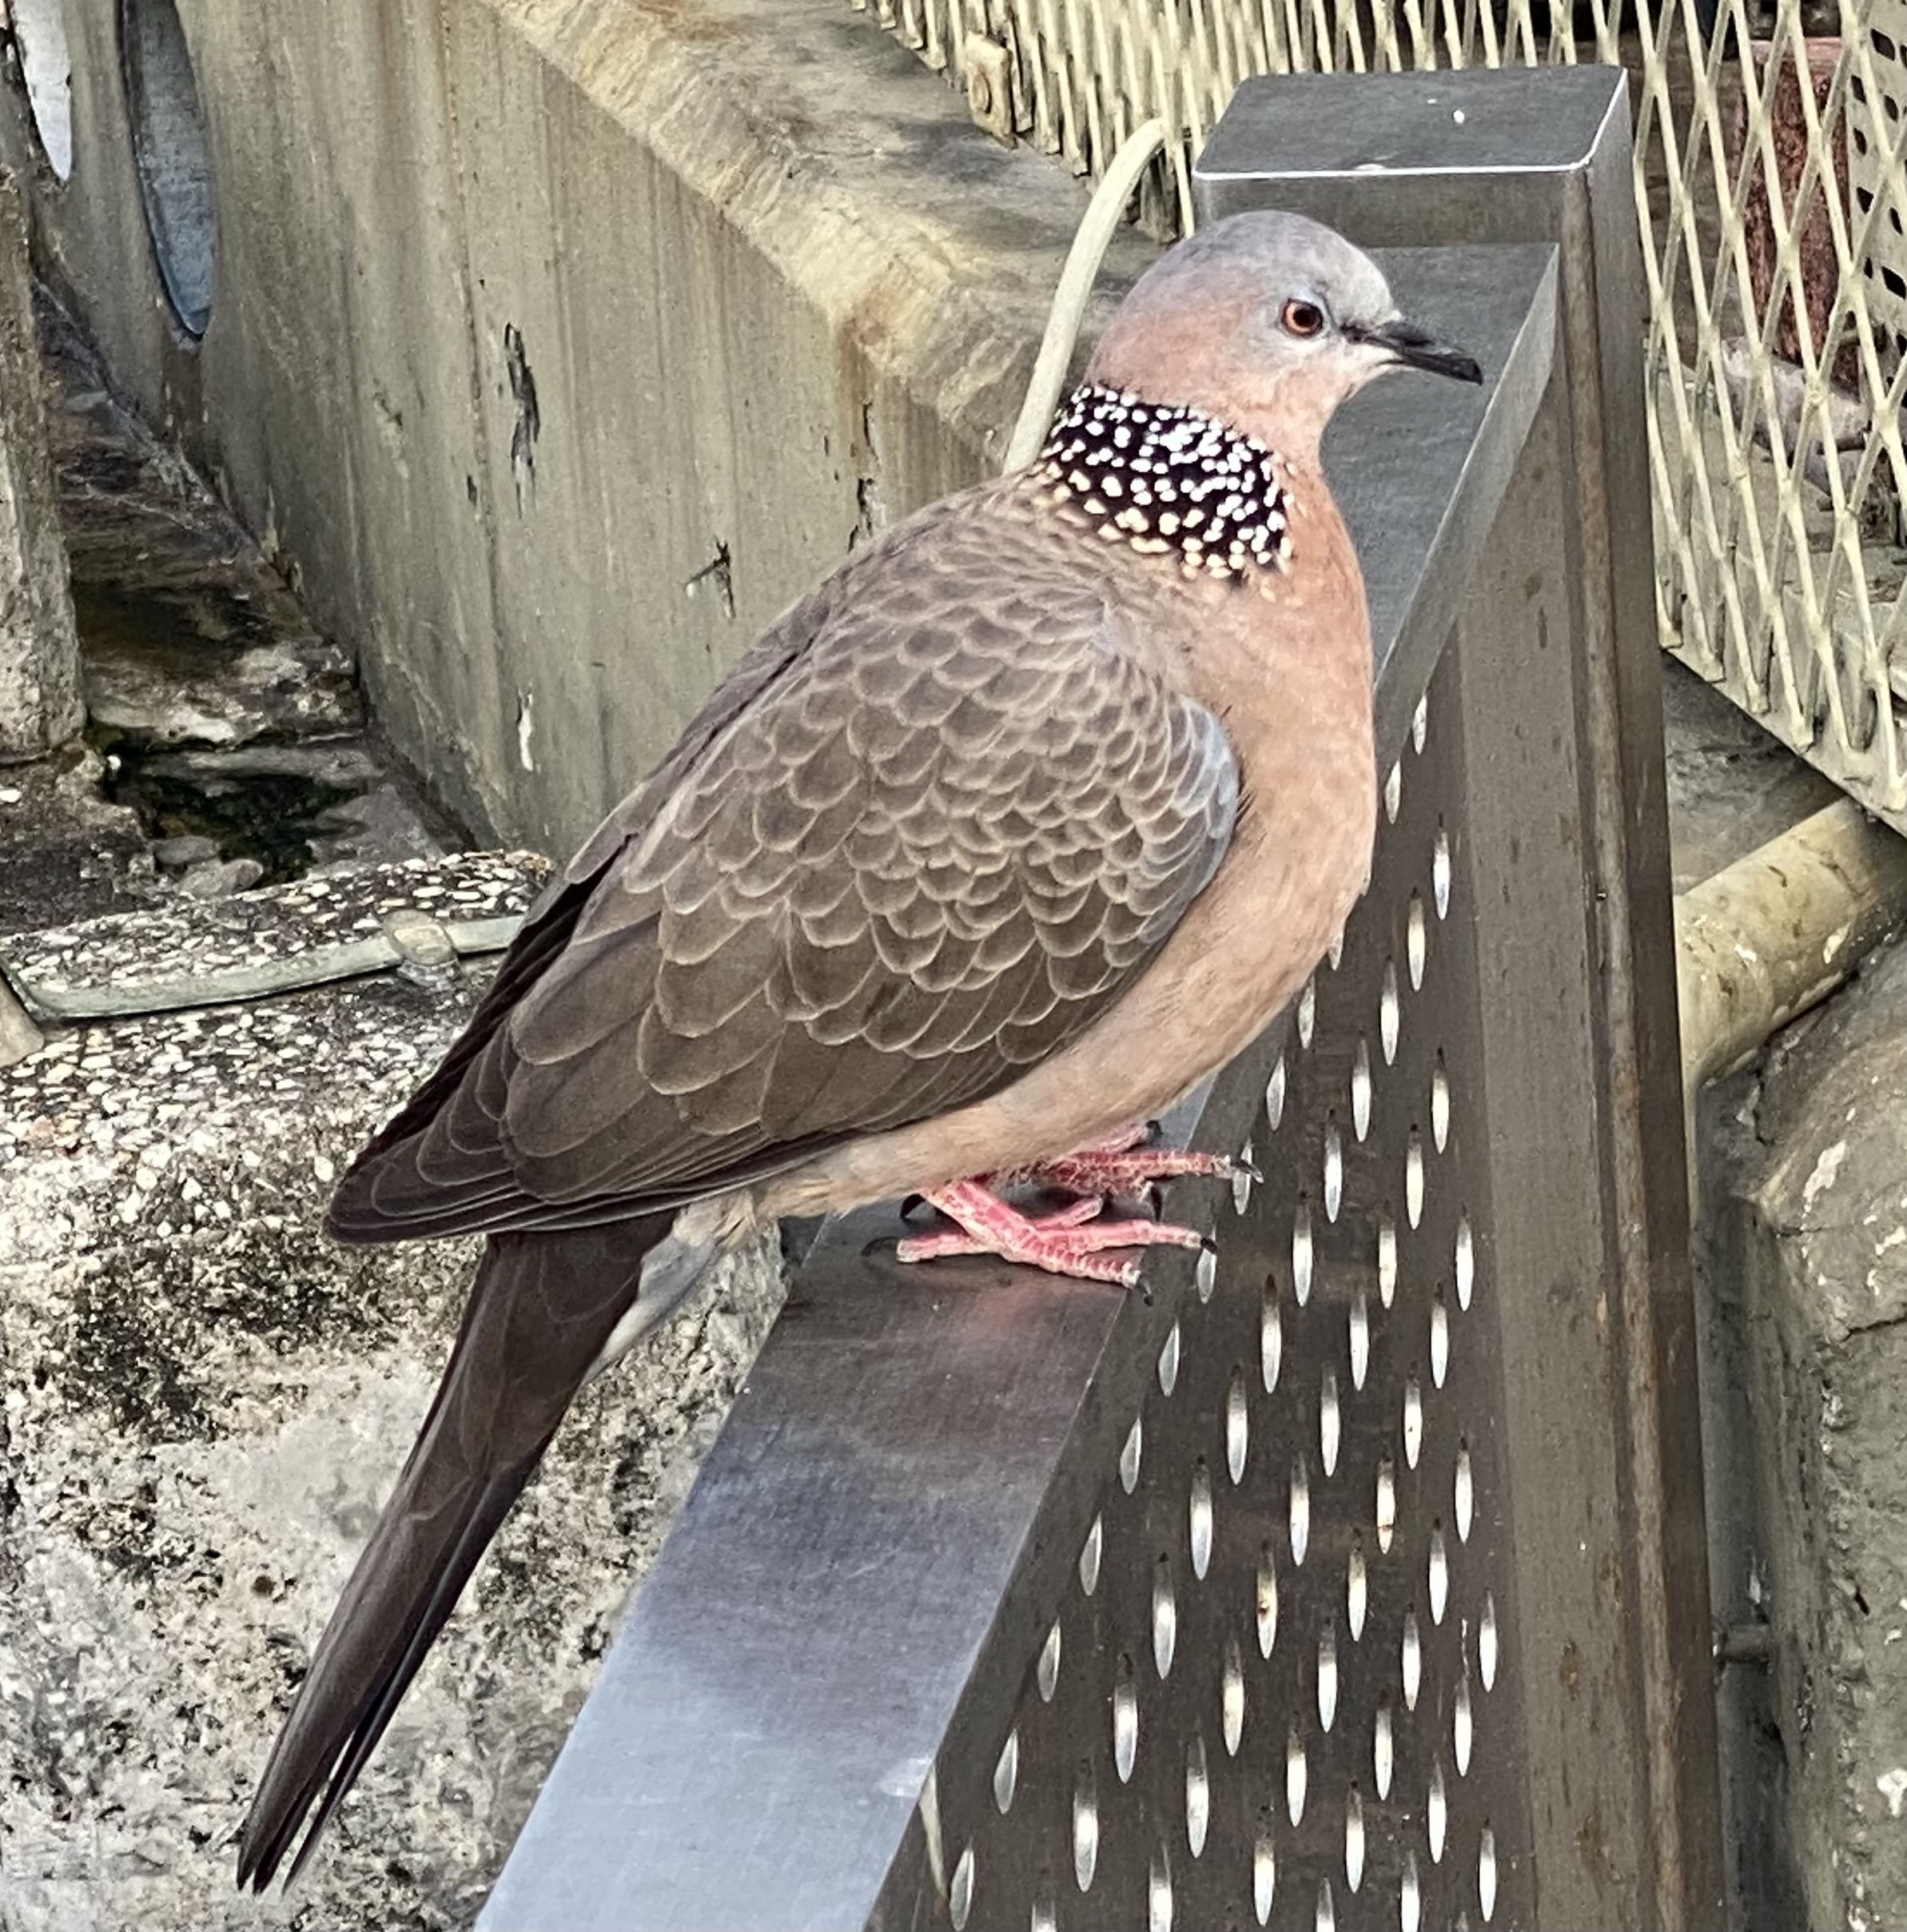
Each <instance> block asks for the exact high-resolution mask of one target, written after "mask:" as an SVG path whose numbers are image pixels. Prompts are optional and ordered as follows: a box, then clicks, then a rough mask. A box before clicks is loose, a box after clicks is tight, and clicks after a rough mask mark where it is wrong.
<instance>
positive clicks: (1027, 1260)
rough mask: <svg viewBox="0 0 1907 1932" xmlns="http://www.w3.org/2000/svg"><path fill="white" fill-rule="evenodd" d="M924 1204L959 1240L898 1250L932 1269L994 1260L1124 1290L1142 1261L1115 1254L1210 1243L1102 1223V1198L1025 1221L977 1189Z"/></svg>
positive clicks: (1182, 1231)
mask: <svg viewBox="0 0 1907 1932" xmlns="http://www.w3.org/2000/svg"><path fill="white" fill-rule="evenodd" d="M925 1199H926V1201H928V1202H929V1203H930V1204H931V1205H933V1206H934V1207H936V1208H938V1209H939V1210H940V1211H941V1213H943V1214H944V1215H946V1217H947V1218H948V1219H949V1220H950V1221H953V1222H954V1223H955V1224H956V1225H957V1226H958V1228H959V1229H960V1232H959V1233H957V1234H914V1235H909V1236H908V1237H906V1239H904V1240H903V1241H902V1242H901V1243H900V1244H899V1245H898V1248H897V1249H896V1251H895V1252H896V1254H897V1256H898V1258H899V1259H900V1260H902V1261H937V1260H938V1259H940V1258H941V1257H943V1256H947V1255H957V1254H993V1255H997V1256H999V1257H1000V1258H1001V1260H1002V1261H1015V1262H1017V1263H1019V1264H1020V1265H1022V1266H1024V1267H1029V1268H1043V1269H1045V1270H1046V1272H1047V1273H1049V1274H1056V1275H1073V1276H1075V1277H1078V1278H1079V1279H1081V1280H1083V1281H1110V1282H1113V1283H1115V1284H1117V1285H1118V1286H1120V1287H1121V1288H1137V1286H1138V1285H1139V1264H1138V1262H1137V1261H1114V1260H1113V1259H1112V1257H1110V1256H1109V1255H1108V1254H1106V1253H1105V1252H1104V1251H1105V1249H1111V1248H1149V1247H1157V1246H1161V1245H1163V1246H1166V1247H1172V1248H1202V1247H1203V1246H1204V1245H1205V1244H1204V1237H1203V1236H1202V1235H1200V1234H1199V1233H1197V1232H1196V1230H1195V1229H1191V1228H1175V1227H1173V1226H1172V1225H1170V1224H1169V1223H1168V1222H1165V1221H1101V1220H1100V1219H1099V1211H1100V1205H1101V1204H1100V1201H1098V1199H1097V1197H1095V1198H1093V1199H1091V1200H1088V1201H1074V1202H1073V1205H1071V1206H1070V1207H1067V1208H1061V1209H1060V1210H1059V1211H1058V1213H1053V1214H1042V1215H1041V1216H1039V1217H1037V1218H1036V1217H1031V1216H1028V1215H1025V1214H1022V1213H1020V1211H1019V1210H1018V1209H1017V1208H1013V1207H1010V1206H1009V1205H1008V1204H1007V1203H1006V1202H1005V1201H1002V1200H1001V1198H1000V1197H999V1196H998V1195H997V1194H995V1193H993V1192H992V1190H991V1189H989V1188H988V1187H986V1186H985V1185H982V1184H981V1182H979V1181H955V1182H953V1185H951V1186H950V1187H944V1188H937V1189H934V1192H933V1193H930V1194H928V1195H926V1197H925Z"/></svg>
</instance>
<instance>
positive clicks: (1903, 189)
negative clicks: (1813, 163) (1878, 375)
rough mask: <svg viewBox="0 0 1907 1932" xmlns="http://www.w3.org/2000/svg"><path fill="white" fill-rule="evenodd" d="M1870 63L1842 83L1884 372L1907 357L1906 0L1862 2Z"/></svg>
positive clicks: (1867, 286) (1866, 278)
mask: <svg viewBox="0 0 1907 1932" xmlns="http://www.w3.org/2000/svg"><path fill="white" fill-rule="evenodd" d="M1849 27H1850V29H1853V30H1857V31H1858V32H1859V33H1860V34H1861V36H1862V38H1865V41H1866V43H1867V48H1866V51H1867V54H1868V57H1869V63H1870V64H1869V65H1868V66H1866V67H1865V68H1864V69H1859V70H1857V71H1855V72H1854V73H1853V74H1851V75H1850V76H1849V82H1848V109H1847V140H1848V150H1849V151H1848V157H1847V167H1848V185H1849V189H1851V190H1852V192H1853V210H1852V213H1853V219H1854V221H1856V222H1857V224H1858V229H1857V232H1858V233H1860V235H1861V257H1860V262H1861V287H1862V289H1863V290H1864V292H1865V296H1866V300H1867V310H1868V313H1869V315H1870V316H1872V317H1873V322H1874V328H1875V333H1876V335H1877V338H1878V341H1879V347H1880V351H1881V366H1882V368H1884V369H1885V370H1886V371H1887V372H1889V373H1892V372H1893V371H1895V370H1897V369H1898V368H1899V367H1900V366H1901V361H1902V358H1903V356H1907V180H1904V179H1903V178H1902V169H1901V161H1900V158H1899V149H1900V144H1901V118H1902V117H1903V115H1907V0H1865V4H1864V5H1863V6H1861V7H1860V8H1858V9H1857V10H1856V18H1855V19H1854V20H1853V21H1851V22H1849Z"/></svg>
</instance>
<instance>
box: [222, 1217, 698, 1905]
mask: <svg viewBox="0 0 1907 1932" xmlns="http://www.w3.org/2000/svg"><path fill="white" fill-rule="evenodd" d="M669 1219H670V1217H667V1216H650V1217H644V1218H643V1219H641V1220H637V1221H623V1222H619V1223H616V1224H614V1225H610V1226H607V1227H603V1228H590V1229H576V1230H574V1231H569V1232H564V1233H548V1234H500V1235H496V1236H493V1237H492V1239H491V1241H490V1243H489V1245H488V1248H487V1249H486V1250H485V1252H484V1258H483V1261H481V1263H480V1265H479V1266H478V1269H477V1273H476V1281H475V1282H474V1283H473V1285H472V1289H471V1294H470V1301H469V1305H468V1307H467V1308H466V1309H464V1322H463V1326H462V1328H461V1329H460V1331H459V1332H458V1336H457V1340H456V1348H454V1349H453V1350H452V1353H451V1358H450V1366H449V1367H448V1368H447V1369H446V1370H445V1371H444V1380H443V1382H442V1384H440V1386H439V1388H438V1390H437V1394H436V1400H434V1401H433V1402H432V1404H431V1409H430V1413H429V1414H428V1416H426V1417H425V1418H424V1427H423V1428H422V1429H421V1430H420V1431H419V1432H418V1436H417V1440H416V1444H414V1445H413V1446H412V1450H411V1453H410V1456H409V1459H408V1460H407V1461H406V1462H405V1464H404V1472H403V1473H402V1474H401V1475H400V1476H399V1477H398V1479H397V1487H396V1490H395V1492H393V1493H392V1497H391V1500H390V1501H389V1503H388V1504H386V1505H385V1508H384V1516H383V1517H382V1518H381V1519H380V1521H379V1523H378V1525H377V1528H376V1531H375V1532H373V1533H372V1538H371V1541H370V1543H369V1544H368V1546H367V1547H366V1548H365V1550H364V1555H363V1556H360V1558H359V1559H358V1564H357V1568H356V1569H355V1570H354V1571H352V1575H351V1580H350V1582H349V1583H347V1584H346V1585H345V1587H344V1595H343V1597H342V1598H341V1599H340V1601H339V1603H338V1607H337V1608H336V1611H333V1612H332V1618H331V1622H330V1623H329V1624H328V1626H327V1627H326V1629H325V1631H324V1637H323V1638H322V1639H321V1640H320V1643H319V1644H318V1648H317V1655H315V1656H314V1657H313V1659H312V1663H311V1669H310V1671H309V1673H308V1674H307V1675H306V1676H305V1682H304V1683H303V1684H302V1685H301V1687H300V1688H299V1691H298V1696H297V1702H296V1703H294V1704H293V1707H292V1712H291V1715H290V1716H289V1718H288V1719H286V1720H285V1728H284V1729H283V1730H282V1731H281V1732H280V1733H279V1734H278V1742H277V1745H276V1746H275V1747H273V1751H272V1758H271V1762H270V1763H269V1764H268V1765H267V1766H266V1767H265V1776H264V1778H263V1779H262V1780H261V1783H260V1784H259V1787H258V1795H257V1797H256V1798H255V1799H253V1802H252V1809H251V1811H250V1813H249V1815H248V1816H247V1818H246V1819H245V1828H244V1830H243V1831H242V1832H241V1834H240V1837H239V1850H238V1882H239V1884H240V1885H241V1886H245V1885H249V1886H252V1887H253V1889H254V1890H260V1891H262V1890H264V1889H265V1886H267V1885H268V1884H269V1883H270V1882H271V1880H272V1878H273V1874H274V1873H276V1872H277V1869H278V1867H279V1866H280V1864H281V1862H283V1860H284V1858H285V1854H286V1852H287V1851H288V1850H289V1849H290V1847H291V1845H292V1842H293V1839H295V1838H297V1835H298V1832H299V1830H300V1828H301V1826H302V1825H303V1822H304V1820H305V1814H307V1813H308V1812H309V1811H310V1810H311V1807H313V1804H314V1803H315V1804H316V1805H317V1816H316V1817H315V1818H313V1820H312V1822H311V1828H310V1830H309V1831H308V1832H306V1834H305V1842H304V1843H303V1845H302V1846H301V1847H300V1848H299V1850H298V1854H297V1858H296V1859H295V1860H294V1861H293V1864H292V1868H291V1872H290V1877H291V1878H297V1875H298V1874H299V1872H300V1871H301V1870H303V1869H304V1866H305V1861H306V1860H307V1859H308V1858H310V1856H311V1854H312V1850H313V1846H315V1845H316V1844H317V1841H318V1838H319V1836H320V1834H321V1833H322V1832H323V1830H324V1827H325V1826H326V1825H327V1824H328V1822H330V1818H331V1815H332V1812H334V1811H336V1809H337V1807H338V1803H339V1801H340V1799H342V1798H343V1797H344V1794H345V1793H346V1792H347V1791H349V1790H350V1789H351V1787H352V1783H354V1782H355V1781H356V1777H357V1775H358V1773H359V1772H360V1771H362V1770H363V1769H364V1763H365V1761H366V1759H368V1758H369V1757H370V1755H371V1753H372V1751H373V1750H374V1749H376V1744H377V1740H378V1739H379V1738H380V1737H381V1736H382V1735H383V1734H384V1727H385V1725H386V1724H388V1723H389V1722H390V1720H391V1715H392V1712H393V1711H395V1710H396V1708H397V1705H398V1702H399V1700H400V1699H401V1698H402V1697H403V1695H404V1691H405V1689H406V1687H408V1685H409V1683H410V1681H411V1679H412V1677H413V1676H415V1675H416V1671H417V1667H418V1665H419V1664H420V1663H422V1662H423V1661H424V1653H425V1652H426V1651H428V1649H429V1648H430V1647H431V1644H432V1641H433V1640H434V1639H436V1635H437V1632H438V1631H440V1630H441V1629H442V1628H443V1627H444V1619H446V1618H447V1617H448V1616H449V1615H450V1613H451V1611H452V1608H453V1607H454V1606H455V1605H456V1600H457V1598H458V1596H459V1595H460V1594H461V1592H462V1591H463V1588H464V1583H466V1582H467V1581H468V1579H469V1576H470V1573H471V1571H472V1570H473V1569H474V1568H476V1562H477V1559H478V1558H479V1557H480V1556H482V1555H483V1553H484V1549H485V1548H487V1547H488V1544H489V1542H490V1540H491V1538H492V1536H495V1535H496V1532H497V1528H498V1525H499V1524H501V1523H502V1521H503V1520H504V1516H506V1515H507V1514H508V1512H509V1508H510V1505H511V1504H512V1503H514V1502H515V1501H516V1498H517V1496H518V1495H519V1493H520V1492H521V1490H522V1488H523V1487H524V1484H525V1483H527V1482H528V1480H530V1477H531V1475H532V1474H533V1473H534V1472H535V1468H536V1464H537V1463H538V1462H539V1460H541V1457H542V1456H543V1450H544V1449H545V1448H547V1446H548V1444H549V1440H550V1438H551V1436H553V1435H554V1434H555V1432H556V1428H557V1425H558V1424H559V1423H560V1422H561V1421H562V1420H563V1412H564V1411H565V1410H566V1409H567V1408H568V1407H569V1405H570V1403H571V1400H572V1399H573V1398H574V1396H575V1393H576V1391H577V1389H578V1388H579V1387H580V1386H581V1385H582V1383H583V1378H584V1376H587V1374H588V1372H589V1371H590V1368H591V1364H593V1363H594V1362H595V1360H596V1357H597V1356H598V1355H599V1352H601V1350H602V1348H603V1344H604V1343H605V1341H607V1339H608V1338H609V1336H610V1335H611V1332H612V1331H613V1330H614V1329H615V1325H616V1323H617V1321H618V1320H619V1318H620V1317H621V1316H622V1315H623V1312H624V1311H625V1310H626V1309H627V1308H628V1307H629V1305H630V1304H631V1301H632V1300H633V1299H634V1297H635V1289H636V1286H637V1283H638V1281H639V1277H640V1275H641V1273H642V1265H643V1257H644V1256H645V1255H646V1254H647V1253H648V1251H649V1249H650V1248H651V1247H652V1246H653V1245H655V1243H656V1242H657V1241H660V1240H661V1239H662V1237H663V1235H664V1233H666V1232H667V1226H668V1221H669Z"/></svg>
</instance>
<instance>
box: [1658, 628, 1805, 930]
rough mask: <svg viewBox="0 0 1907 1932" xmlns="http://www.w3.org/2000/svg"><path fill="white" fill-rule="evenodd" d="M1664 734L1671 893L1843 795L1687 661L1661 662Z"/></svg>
mask: <svg viewBox="0 0 1907 1932" xmlns="http://www.w3.org/2000/svg"><path fill="white" fill-rule="evenodd" d="M1662 737H1663V743H1664V748H1665V750H1666V753H1667V757H1668V792H1669V838H1670V866H1671V870H1672V873H1673V876H1674V884H1675V890H1677V891H1678V892H1686V891H1687V890H1688V889H1689V888H1690V886H1695V885H1699V884H1700V883H1701V882H1702V880H1703V879H1705V878H1713V877H1714V875H1715V874H1716V873H1718V872H1719V871H1722V870H1723V869H1724V868H1725V867H1726V866H1731V865H1733V864H1734V862H1735V861H1736V860H1737V859H1738V858H1746V856H1747V854H1749V853H1750V852H1752V851H1753V850H1754V849H1755V848H1756V847H1757V846H1762V845H1766V843H1768V841H1769V840H1770V839H1778V838H1779V837H1780V836H1781V835H1782V833H1783V832H1785V831H1788V830H1789V828H1790V827H1792V826H1796V825H1798V824H1799V823H1801V820H1802V819H1805V818H1806V817H1808V816H1809V814H1810V813H1813V812H1817V811H1820V810H1821V808H1822V807H1824V806H1827V805H1831V804H1833V802H1834V801H1835V799H1837V798H1839V797H1840V796H1841V794H1840V792H1839V791H1837V790H1836V789H1835V787H1833V784H1831V783H1829V781H1828V780H1827V779H1825V778H1823V777H1822V776H1821V774H1820V773H1819V772H1818V771H1814V770H1813V768H1812V767H1809V766H1808V765H1805V764H1803V763H1801V760H1800V759H1798V758H1797V757H1796V756H1795V755H1794V753H1793V752H1792V751H1790V750H1789V749H1788V747H1786V745H1784V744H1783V743H1782V742H1781V740H1780V739H1778V738H1774V737H1772V736H1770V734H1769V733H1767V732H1766V731H1763V730H1762V728H1761V727H1760V726H1759V725H1758V724H1757V723H1755V722H1754V719H1751V718H1748V717H1746V716H1744V715H1743V714H1742V712H1741V711H1738V709H1737V708H1736V707H1734V705H1732V704H1730V703H1729V701H1728V700H1727V699H1726V698H1725V697H1723V696H1722V694H1721V692H1719V691H1717V690H1716V689H1715V688H1714V687H1713V686H1712V685H1709V684H1705V683H1703V682H1702V679H1700V678H1698V676H1697V675H1695V673H1694V671H1690V669H1689V668H1688V667H1687V666H1686V665H1685V664H1680V663H1677V662H1676V661H1675V659H1673V658H1664V659H1662Z"/></svg>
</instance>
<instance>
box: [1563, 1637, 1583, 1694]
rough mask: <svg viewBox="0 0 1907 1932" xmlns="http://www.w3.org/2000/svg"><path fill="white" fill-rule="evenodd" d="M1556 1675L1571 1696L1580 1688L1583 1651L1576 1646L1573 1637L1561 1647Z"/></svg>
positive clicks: (1581, 1684) (1581, 1683)
mask: <svg viewBox="0 0 1907 1932" xmlns="http://www.w3.org/2000/svg"><path fill="white" fill-rule="evenodd" d="M1556 1675H1557V1677H1558V1679H1559V1680H1560V1681H1561V1683H1562V1685H1563V1689H1564V1690H1566V1691H1568V1692H1569V1694H1570V1695H1571V1697H1574V1696H1575V1695H1576V1693H1577V1691H1579V1690H1580V1689H1581V1688H1582V1686H1583V1653H1582V1652H1581V1651H1579V1650H1578V1649H1577V1648H1576V1646H1575V1642H1574V1640H1573V1639H1572V1640H1571V1642H1569V1643H1566V1644H1564V1645H1563V1661H1562V1663H1560V1664H1559V1665H1558V1666H1557V1669H1556Z"/></svg>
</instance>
